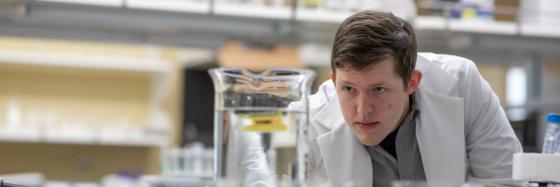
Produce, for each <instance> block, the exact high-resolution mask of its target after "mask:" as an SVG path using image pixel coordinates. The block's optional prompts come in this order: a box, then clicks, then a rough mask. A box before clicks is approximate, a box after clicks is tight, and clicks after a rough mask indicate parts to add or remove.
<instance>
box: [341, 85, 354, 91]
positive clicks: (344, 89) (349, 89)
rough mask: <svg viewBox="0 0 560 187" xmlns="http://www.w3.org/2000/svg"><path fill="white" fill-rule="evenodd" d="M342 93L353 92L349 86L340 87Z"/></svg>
mask: <svg viewBox="0 0 560 187" xmlns="http://www.w3.org/2000/svg"><path fill="white" fill-rule="evenodd" d="M342 91H344V92H347V93H351V92H353V91H354V88H352V87H349V86H344V87H342Z"/></svg>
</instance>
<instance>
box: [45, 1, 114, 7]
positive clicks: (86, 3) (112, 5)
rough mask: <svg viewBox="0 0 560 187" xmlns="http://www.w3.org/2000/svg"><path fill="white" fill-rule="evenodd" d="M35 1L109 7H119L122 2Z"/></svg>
mask: <svg viewBox="0 0 560 187" xmlns="http://www.w3.org/2000/svg"><path fill="white" fill-rule="evenodd" d="M37 1H44V2H56V3H71V4H83V5H96V6H110V7H119V6H121V5H122V3H123V2H122V0H37Z"/></svg>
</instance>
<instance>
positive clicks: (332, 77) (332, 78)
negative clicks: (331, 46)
mask: <svg viewBox="0 0 560 187" xmlns="http://www.w3.org/2000/svg"><path fill="white" fill-rule="evenodd" d="M331 80H332V82H333V83H334V73H333V72H332V71H331Z"/></svg>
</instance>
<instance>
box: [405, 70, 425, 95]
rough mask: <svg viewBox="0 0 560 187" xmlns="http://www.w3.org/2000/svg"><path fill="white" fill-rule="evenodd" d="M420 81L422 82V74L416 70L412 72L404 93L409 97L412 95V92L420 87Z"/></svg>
mask: <svg viewBox="0 0 560 187" xmlns="http://www.w3.org/2000/svg"><path fill="white" fill-rule="evenodd" d="M421 80H422V72H420V71H418V70H414V71H412V74H411V75H410V80H408V87H407V90H406V92H407V93H408V94H409V95H410V94H412V93H414V91H416V89H418V86H419V85H420V81H421Z"/></svg>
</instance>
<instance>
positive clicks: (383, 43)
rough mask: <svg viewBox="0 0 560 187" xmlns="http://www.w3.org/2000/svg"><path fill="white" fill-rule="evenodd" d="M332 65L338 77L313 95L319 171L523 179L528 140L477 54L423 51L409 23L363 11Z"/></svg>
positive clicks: (340, 175) (379, 182) (342, 35)
mask: <svg viewBox="0 0 560 187" xmlns="http://www.w3.org/2000/svg"><path fill="white" fill-rule="evenodd" d="M331 68H332V80H329V81H326V82H325V83H323V84H322V85H321V87H320V89H319V91H318V92H317V93H316V94H315V95H313V96H311V99H310V123H311V126H310V129H309V136H310V164H309V166H308V168H307V169H308V172H309V173H310V175H312V177H313V178H315V179H321V178H324V179H328V180H329V181H331V182H332V183H333V184H335V186H339V185H342V184H346V183H347V182H351V183H353V184H357V185H358V186H390V183H391V181H393V180H415V181H417V180H421V181H423V180H425V181H427V182H428V184H434V183H437V182H444V181H445V182H453V183H464V182H476V183H484V184H489V185H514V184H515V183H514V181H512V180H511V175H512V157H513V154H514V153H517V152H521V151H522V150H521V145H520V143H519V140H518V139H517V137H516V136H515V134H514V132H513V130H512V128H511V126H510V124H509V122H508V120H507V118H506V115H505V113H504V111H503V109H502V108H501V106H500V103H499V100H498V98H497V96H496V95H495V94H494V93H493V92H492V89H491V88H490V86H489V85H488V83H487V82H486V81H485V80H484V79H483V78H482V77H481V76H480V74H479V73H478V71H477V69H476V66H475V64H474V63H473V62H472V61H470V60H467V59H464V58H461V57H456V56H451V55H438V54H433V53H418V55H417V51H416V38H415V35H414V31H413V29H412V27H411V25H410V24H409V23H407V22H406V21H404V20H402V19H400V18H398V17H395V16H393V15H392V14H390V13H381V12H371V11H363V12H358V13H356V14H354V15H353V16H351V17H350V18H348V19H346V20H345V21H344V22H343V23H342V24H341V25H340V27H339V28H338V31H337V33H336V36H335V40H334V45H333V49H332V59H331Z"/></svg>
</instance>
